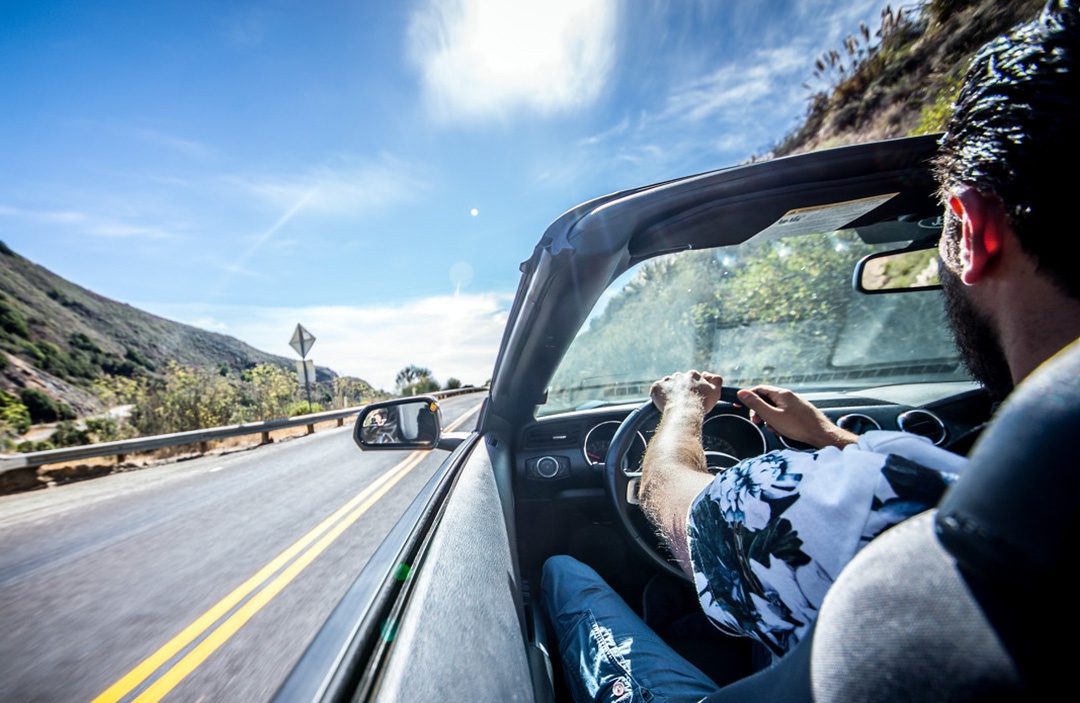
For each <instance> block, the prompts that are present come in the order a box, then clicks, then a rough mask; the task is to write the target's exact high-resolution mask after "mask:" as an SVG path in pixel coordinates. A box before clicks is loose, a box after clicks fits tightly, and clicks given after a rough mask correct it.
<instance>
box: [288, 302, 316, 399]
mask: <svg viewBox="0 0 1080 703" xmlns="http://www.w3.org/2000/svg"><path fill="white" fill-rule="evenodd" d="M313 344H315V335H313V334H312V333H311V332H308V331H307V330H306V329H304V326H303V325H301V324H300V323H297V324H296V329H295V330H294V331H293V335H292V339H290V340H289V346H290V347H292V348H293V349H295V350H296V353H297V354H299V355H300V359H301V360H300V361H298V362H296V373H297V376H298V377H300V378H303V379H304V391H305V392H306V393H307V406H308V412H309V413H310V412H311V411H312V406H311V381H310V379H309V375H310V377H311V378H314V377H315V362H313V361H308V360H307V355H308V352H309V351H311V347H312V345H313Z"/></svg>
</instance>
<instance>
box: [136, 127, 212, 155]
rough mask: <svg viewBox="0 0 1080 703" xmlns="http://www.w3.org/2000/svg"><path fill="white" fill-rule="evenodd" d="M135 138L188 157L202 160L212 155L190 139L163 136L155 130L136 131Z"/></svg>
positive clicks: (162, 133)
mask: <svg viewBox="0 0 1080 703" xmlns="http://www.w3.org/2000/svg"><path fill="white" fill-rule="evenodd" d="M135 136H136V137H138V138H139V139H141V140H143V141H145V142H149V143H152V144H160V145H162V146H165V147H168V148H169V149H172V150H174V151H178V152H181V153H183V154H186V155H188V156H195V157H199V158H203V157H206V156H209V155H210V154H211V153H212V150H211V149H210V148H209V147H207V146H206V145H205V144H201V143H199V142H196V141H193V140H191V139H184V138H182V137H175V136H173V135H171V134H165V133H164V132H160V131H158V130H156V129H149V128H141V129H136V130H135Z"/></svg>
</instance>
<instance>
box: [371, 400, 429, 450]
mask: <svg viewBox="0 0 1080 703" xmlns="http://www.w3.org/2000/svg"><path fill="white" fill-rule="evenodd" d="M441 433H442V413H441V411H440V410H439V403H438V401H437V400H435V398H434V397H432V396H414V397H411V398H399V399H397V400H387V401H383V402H381V403H372V404H371V405H368V406H365V407H364V409H363V410H361V411H360V414H359V415H358V416H357V418H356V425H355V426H354V428H353V441H354V442H356V446H358V447H360V449H361V450H363V451H387V450H393V449H397V450H401V449H408V450H414V449H434V448H435V447H437V446H438V445H439V436H440V434H441Z"/></svg>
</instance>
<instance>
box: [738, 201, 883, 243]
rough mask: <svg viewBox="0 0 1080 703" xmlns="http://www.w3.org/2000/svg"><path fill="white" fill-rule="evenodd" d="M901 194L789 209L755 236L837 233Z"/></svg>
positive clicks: (754, 238)
mask: <svg viewBox="0 0 1080 703" xmlns="http://www.w3.org/2000/svg"><path fill="white" fill-rule="evenodd" d="M897 195H898V193H887V194H885V195H875V196H872V197H869V198H860V199H858V200H847V201H844V202H842V203H830V204H828V205H815V206H813V207H803V208H796V209H794V210H788V211H787V212H786V213H784V215H783V217H781V218H780V219H779V220H777V221H776V222H774V223H772V224H771V225H769V226H768V227H766V228H765V229H763V230H761V231H760V232H758V233H757V234H756V235H754V236H753V237H752V239H753V240H763V239H779V238H781V237H794V236H798V235H800V234H815V233H818V232H835V231H836V230H839V229H843V228H844V227H845V226H846V225H847V224H848V223H849V222H854V221H855V220H857V219H858V218H860V217H862V216H863V215H865V214H866V213H868V212H870V211H871V210H873V209H874V208H876V207H877V206H879V205H881V204H882V203H887V202H888V201H890V200H892V199H893V198H895V197H896V196H897Z"/></svg>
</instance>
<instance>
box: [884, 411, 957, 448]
mask: <svg viewBox="0 0 1080 703" xmlns="http://www.w3.org/2000/svg"><path fill="white" fill-rule="evenodd" d="M896 424H898V425H899V426H900V429H902V430H903V431H904V432H910V433H911V434H917V435H921V436H923V437H926V438H928V439H929V440H930V441H931V442H933V443H934V444H936V445H938V446H941V445H942V444H944V443H945V440H947V439H948V438H949V433H948V431H947V430H946V429H945V423H943V422H942V421H941V420H940V419H939V418H938V416H937V415H935V414H934V413H932V412H930V411H928V410H908V411H907V412H906V413H901V414H900V416H899V417H898V418H896Z"/></svg>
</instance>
